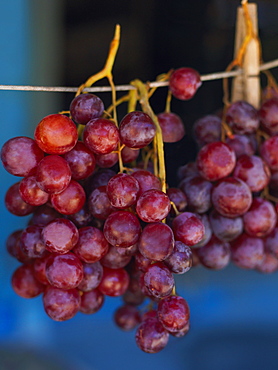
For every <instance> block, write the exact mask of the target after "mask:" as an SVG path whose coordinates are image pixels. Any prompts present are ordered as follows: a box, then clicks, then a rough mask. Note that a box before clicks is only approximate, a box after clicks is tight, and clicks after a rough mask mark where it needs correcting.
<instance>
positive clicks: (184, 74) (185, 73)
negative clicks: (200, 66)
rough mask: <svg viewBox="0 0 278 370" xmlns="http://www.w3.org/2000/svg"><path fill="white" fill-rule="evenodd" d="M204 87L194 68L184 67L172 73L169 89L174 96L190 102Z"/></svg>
mask: <svg viewBox="0 0 278 370" xmlns="http://www.w3.org/2000/svg"><path fill="white" fill-rule="evenodd" d="M201 85H202V81H201V78H200V74H199V73H198V72H197V71H196V70H195V69H193V68H189V67H182V68H179V69H176V70H174V71H173V72H172V74H171V76H170V79H169V89H170V91H171V92H172V94H173V96H174V97H175V98H177V99H180V100H189V99H191V98H193V96H194V95H195V94H196V91H197V90H198V88H199V87H200V86H201Z"/></svg>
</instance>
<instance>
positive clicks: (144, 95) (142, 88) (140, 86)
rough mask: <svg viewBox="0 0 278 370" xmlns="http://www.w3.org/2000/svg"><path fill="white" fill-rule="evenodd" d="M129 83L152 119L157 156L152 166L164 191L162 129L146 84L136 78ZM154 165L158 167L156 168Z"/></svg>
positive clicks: (143, 108)
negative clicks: (150, 100) (151, 104)
mask: <svg viewBox="0 0 278 370" xmlns="http://www.w3.org/2000/svg"><path fill="white" fill-rule="evenodd" d="M131 85H133V86H135V87H136V88H137V90H138V94H139V98H140V100H139V102H140V104H141V107H142V110H143V112H144V113H146V114H148V115H149V116H150V117H151V119H152V120H153V122H154V124H155V127H156V134H155V138H154V153H157V156H156V155H155V156H154V166H155V172H156V171H157V174H156V175H157V176H158V177H159V179H160V181H161V186H162V191H163V192H164V193H166V171H165V159H164V145H163V138H162V130H161V127H160V125H159V122H158V118H157V116H156V115H155V114H154V112H153V110H152V108H151V106H150V103H149V95H148V88H147V85H146V84H144V83H143V82H142V81H140V80H138V79H136V80H134V81H132V82H131ZM156 157H157V162H158V163H157V166H156V165H155V159H156ZM156 167H158V168H157V169H156Z"/></svg>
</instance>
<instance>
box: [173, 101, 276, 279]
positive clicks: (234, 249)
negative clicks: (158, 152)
mask: <svg viewBox="0 0 278 370" xmlns="http://www.w3.org/2000/svg"><path fill="white" fill-rule="evenodd" d="M277 113H278V99H277V96H276V97H275V96H274V97H269V96H268V98H267V99H265V100H263V102H262V103H261V106H260V108H259V109H255V108H254V107H253V106H252V105H251V104H249V103H247V102H246V101H236V102H233V103H231V104H230V105H229V106H228V107H227V109H226V110H224V112H223V117H221V118H220V117H219V116H218V115H206V116H204V117H202V118H200V119H198V120H197V121H196V122H195V123H194V125H193V135H194V137H195V139H196V142H197V144H198V148H199V150H198V153H197V156H196V160H195V161H194V162H192V163H187V164H185V165H184V166H181V167H180V168H179V170H178V177H179V186H178V188H179V189H180V190H181V191H182V192H183V193H184V194H185V197H186V200H187V210H189V211H191V212H195V213H197V214H199V215H200V216H201V217H202V219H203V222H204V224H205V229H206V232H205V235H206V238H205V240H204V241H203V242H201V243H199V244H197V245H195V246H194V251H193V253H194V257H195V263H196V264H198V263H199V264H201V265H203V266H205V267H207V268H210V269H222V268H224V267H226V266H227V265H228V264H229V263H230V262H232V263H234V264H235V265H236V266H238V267H240V268H244V269H255V270H257V271H260V272H262V273H272V272H275V271H277V270H278V226H277V210H278V208H277V204H276V202H277V200H278V199H277V195H278V192H277V189H278V187H277V185H278V182H277V181H278V177H277V171H278V149H277V148H278V118H277V117H278V116H277ZM223 122H224V124H225V123H226V129H225V128H224V133H225V132H226V134H225V135H223ZM223 136H224V139H223ZM221 139H222V140H221Z"/></svg>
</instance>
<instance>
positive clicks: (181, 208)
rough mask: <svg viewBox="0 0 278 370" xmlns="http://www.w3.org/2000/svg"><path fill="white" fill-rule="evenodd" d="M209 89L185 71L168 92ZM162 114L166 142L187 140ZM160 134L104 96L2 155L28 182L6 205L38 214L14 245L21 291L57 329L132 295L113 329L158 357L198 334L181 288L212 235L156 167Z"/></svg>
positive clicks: (172, 117)
mask: <svg viewBox="0 0 278 370" xmlns="http://www.w3.org/2000/svg"><path fill="white" fill-rule="evenodd" d="M200 84H201V82H200V77H199V74H198V73H197V72H196V71H194V70H192V69H190V68H181V69H179V70H177V71H174V72H173V74H172V77H171V81H170V89H171V90H172V93H173V95H174V96H177V97H178V98H180V99H183V100H184V99H189V98H191V97H192V96H193V95H194V93H195V92H196V90H197V89H198V87H199V86H200ZM157 117H158V122H159V124H160V128H161V131H162V136H163V140H164V142H176V141H178V140H180V139H181V138H182V137H183V136H184V134H185V131H184V125H183V123H182V120H181V118H180V117H179V116H177V115H176V114H174V113H172V112H163V113H160V114H158V115H157ZM156 135H157V127H156V125H155V123H154V122H153V119H152V117H150V115H148V114H147V113H145V112H143V111H141V110H133V111H130V112H129V113H127V114H126V115H125V116H124V117H123V118H122V119H121V121H120V123H119V125H117V124H116V122H115V121H114V120H113V119H111V117H109V116H107V114H106V112H105V110H104V104H103V102H102V100H101V99H100V98H99V97H97V96H96V95H94V94H89V93H81V94H79V95H77V96H76V97H75V98H74V99H73V101H72V102H71V104H70V109H69V114H68V115H67V114H66V113H64V114H51V115H48V116H46V117H44V118H43V119H42V120H41V121H40V122H39V123H38V125H37V126H36V128H35V132H34V138H29V137H23V136H21V137H15V138H12V139H10V140H8V141H7V142H6V143H5V144H4V145H3V147H2V150H1V159H2V163H3V166H4V167H5V169H6V170H7V171H8V172H9V173H10V174H12V175H15V176H18V177H21V179H20V181H18V182H16V183H15V184H14V185H12V186H11V187H10V188H9V189H8V190H7V192H6V196H5V204H6V207H7V209H8V210H9V211H10V212H11V213H12V214H14V215H16V216H27V215H31V217H30V219H29V221H28V225H27V227H26V228H25V229H23V230H16V231H14V232H13V233H12V234H11V235H10V236H9V238H8V240H7V243H6V245H7V250H8V252H9V253H10V255H11V256H13V257H14V258H16V259H17V260H18V261H19V262H20V263H21V265H20V266H19V267H18V268H17V269H16V270H15V271H14V273H13V275H12V287H13V289H14V291H15V292H16V293H17V294H18V295H19V296H21V297H24V298H32V297H36V296H38V295H40V294H42V300H43V307H44V310H45V312H46V314H47V315H48V316H49V317H50V318H52V319H53V320H56V321H64V320H68V319H71V318H72V317H73V316H75V315H76V314H77V312H81V313H84V314H93V313H95V312H97V311H98V310H99V309H100V308H101V307H102V305H103V303H104V300H105V297H106V296H110V297H117V296H122V299H123V304H122V306H121V307H120V308H118V309H117V311H116V312H115V316H114V320H115V323H116V324H117V325H118V326H119V327H120V328H122V329H123V330H131V329H134V328H135V327H137V329H136V343H137V345H138V346H139V348H140V349H142V350H143V351H145V352H148V353H156V352H158V351H160V350H161V349H163V348H164V347H165V345H166V344H167V342H168V340H169V335H170V334H171V335H172V336H176V337H181V336H183V335H185V334H186V333H187V332H188V330H189V307H188V304H187V302H186V300H185V299H184V298H183V297H181V296H179V295H177V293H176V291H175V280H174V275H175V274H183V273H185V272H187V271H188V270H189V269H190V268H191V266H192V250H191V247H193V246H195V245H198V244H197V243H200V242H202V240H203V239H204V236H205V226H204V225H205V223H204V221H203V218H202V217H201V216H199V215H198V214H197V213H198V209H197V210H196V212H195V211H191V210H189V208H188V210H185V209H186V207H187V204H188V199H189V198H188V195H187V196H186V195H185V193H184V192H182V191H181V190H180V189H178V188H168V189H167V192H166V191H164V189H163V184H162V181H161V178H160V177H159V176H158V175H157V174H155V172H154V171H153V166H152V163H151V162H149V161H148V160H146V158H147V159H148V158H151V157H152V156H151V155H148V154H149V153H151V151H150V150H151V149H150V146H151V145H152V143H153V141H154V140H156ZM223 145H224V144H223ZM227 153H228V154H229V155H230V156H232V155H234V154H231V150H228V151H227ZM123 165H124V166H125V167H123ZM148 165H150V166H149V167H148ZM121 169H122V170H121ZM201 181H203V183H204V182H205V183H208V182H207V181H205V180H201ZM191 188H192V189H193V188H194V186H193V185H192V187H191ZM146 301H147V304H146ZM149 302H150V303H149Z"/></svg>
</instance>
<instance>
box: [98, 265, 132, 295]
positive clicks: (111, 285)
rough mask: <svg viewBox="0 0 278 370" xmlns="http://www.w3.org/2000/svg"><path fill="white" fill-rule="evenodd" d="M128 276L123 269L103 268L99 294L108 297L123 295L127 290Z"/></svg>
mask: <svg viewBox="0 0 278 370" xmlns="http://www.w3.org/2000/svg"><path fill="white" fill-rule="evenodd" d="M128 284H129V275H128V273H127V272H126V270H125V269H123V268H119V269H110V268H108V267H103V277H102V280H101V282H100V284H99V286H98V289H99V290H100V291H101V293H103V294H105V295H108V296H110V297H118V296H120V295H123V294H124V293H125V291H126V290H127V288H128Z"/></svg>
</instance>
